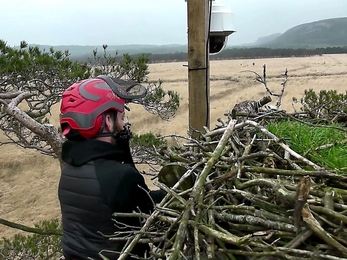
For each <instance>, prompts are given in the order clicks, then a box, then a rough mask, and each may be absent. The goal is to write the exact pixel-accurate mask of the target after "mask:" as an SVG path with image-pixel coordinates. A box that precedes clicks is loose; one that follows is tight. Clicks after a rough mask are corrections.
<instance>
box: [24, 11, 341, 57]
mask: <svg viewBox="0 0 347 260" xmlns="http://www.w3.org/2000/svg"><path fill="white" fill-rule="evenodd" d="M30 45H31V46H32V45H37V44H30ZM38 46H39V48H40V49H45V50H49V48H50V47H53V48H54V49H55V50H61V51H65V50H69V51H70V53H71V58H73V59H74V58H81V57H84V58H85V57H86V56H88V57H91V56H92V53H93V50H95V49H98V51H99V53H102V50H103V49H102V46H101V45H100V46H82V45H59V46H49V45H38ZM339 46H347V17H343V18H334V19H326V20H320V21H316V22H311V23H305V24H301V25H298V26H295V27H293V28H291V29H289V30H287V31H286V32H284V33H282V34H281V33H275V34H271V35H268V36H263V37H260V38H258V39H257V41H255V42H254V43H249V44H243V45H238V46H229V47H228V48H227V49H233V48H254V47H264V48H276V49H277V48H289V49H298V48H306V49H314V48H326V47H339ZM107 50H108V53H109V54H115V53H116V52H118V54H119V55H122V54H123V53H129V54H131V55H133V54H139V53H147V54H172V53H182V52H183V53H187V45H185V44H170V45H148V44H147V45H145V44H131V45H110V46H108V48H107Z"/></svg>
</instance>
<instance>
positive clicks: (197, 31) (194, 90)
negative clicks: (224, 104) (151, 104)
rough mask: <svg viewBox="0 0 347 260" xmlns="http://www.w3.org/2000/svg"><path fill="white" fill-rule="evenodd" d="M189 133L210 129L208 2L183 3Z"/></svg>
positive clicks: (206, 0)
mask: <svg viewBox="0 0 347 260" xmlns="http://www.w3.org/2000/svg"><path fill="white" fill-rule="evenodd" d="M187 8H188V12H187V13H188V91H189V132H190V135H191V136H194V135H195V136H196V134H195V133H194V131H191V130H192V129H193V130H198V131H203V130H204V128H203V127H204V126H206V127H208V128H209V127H210V111H209V110H210V108H209V107H210V105H209V103H210V86H209V81H210V78H209V57H208V55H209V54H208V48H207V47H208V41H207V39H208V34H209V32H208V30H209V28H208V22H209V0H187Z"/></svg>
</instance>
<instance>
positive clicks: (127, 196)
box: [122, 167, 155, 213]
mask: <svg viewBox="0 0 347 260" xmlns="http://www.w3.org/2000/svg"><path fill="white" fill-rule="evenodd" d="M122 183H123V185H124V186H123V187H122V190H123V192H122V193H123V194H122V197H123V202H124V203H122V204H123V205H122V208H123V207H124V209H125V210H126V211H133V210H135V211H141V212H143V213H150V212H152V211H153V209H154V203H153V200H152V198H151V191H150V190H149V188H148V187H147V185H146V183H145V179H144V178H143V176H142V175H141V174H140V173H139V172H138V171H137V170H136V169H135V168H132V167H128V169H127V172H126V174H125V175H124V179H123V181H122ZM154 202H155V201H154Z"/></svg>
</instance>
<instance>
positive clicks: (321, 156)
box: [267, 121, 347, 170]
mask: <svg viewBox="0 0 347 260" xmlns="http://www.w3.org/2000/svg"><path fill="white" fill-rule="evenodd" d="M340 127H341V126H340ZM267 128H268V130H269V131H271V132H272V133H273V134H275V135H276V136H277V137H279V138H285V143H286V144H287V145H289V146H290V148H291V149H293V150H294V151H296V152H298V153H299V154H301V155H302V156H304V157H306V158H307V159H309V160H311V161H312V162H314V163H316V164H318V165H320V166H322V167H325V168H326V169H329V170H341V169H342V168H346V167H347V146H346V142H347V141H346V140H347V136H346V133H344V132H342V131H339V130H337V129H332V128H325V127H313V126H308V125H306V124H303V123H299V122H294V121H285V122H279V123H271V124H269V125H268V126H267ZM325 145H326V147H323V146H325ZM344 170H345V169H344Z"/></svg>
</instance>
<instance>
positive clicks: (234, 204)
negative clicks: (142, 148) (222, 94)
mask: <svg viewBox="0 0 347 260" xmlns="http://www.w3.org/2000/svg"><path fill="white" fill-rule="evenodd" d="M219 122H220V123H221V124H220V125H218V126H217V127H216V128H215V129H213V130H208V129H206V131H205V132H204V133H202V134H201V136H200V138H197V139H189V138H187V139H188V142H184V143H183V144H182V143H180V142H177V145H176V146H174V148H172V147H171V148H166V149H161V150H160V151H157V154H158V156H159V157H160V158H161V159H162V160H166V161H170V164H171V165H172V163H173V162H176V163H175V164H174V165H175V167H176V168H175V167H173V168H171V170H172V171H171V172H167V173H168V174H165V175H164V174H163V175H159V182H157V185H158V186H159V187H160V188H161V189H164V190H165V191H167V195H166V197H165V198H164V199H163V201H162V202H161V203H160V204H159V205H156V207H155V210H154V212H153V213H152V214H151V215H149V214H144V213H141V212H140V213H131V214H124V213H115V214H114V215H115V217H124V216H127V217H136V218H140V219H142V220H143V225H142V228H141V230H137V231H134V232H133V233H132V234H131V235H129V233H127V236H124V235H122V234H121V233H119V234H115V237H113V238H111V239H115V240H124V241H127V244H126V246H125V247H124V248H123V255H121V257H120V258H119V259H125V257H126V254H127V253H129V252H131V249H132V248H133V246H134V245H135V244H137V243H153V244H154V245H155V246H153V248H152V250H151V252H150V256H149V258H152V259H170V260H171V259H186V258H187V259H189V258H190V259H192V258H193V259H203V258H204V257H206V258H210V259H258V258H259V259H347V229H346V228H345V224H346V223H347V216H346V213H347V204H345V203H344V201H345V200H346V199H347V192H346V191H345V190H344V189H345V188H346V187H347V177H345V176H343V175H338V174H336V173H334V172H331V171H328V170H326V169H324V168H322V167H321V166H319V165H317V164H315V163H314V162H312V161H310V160H309V159H307V158H305V157H304V156H302V155H300V154H298V153H297V152H296V151H294V150H292V149H291V148H290V147H289V146H288V145H287V144H286V143H285V142H284V141H283V140H282V139H280V138H278V137H277V136H275V135H274V134H273V133H271V132H270V131H268V130H267V128H266V127H265V126H264V125H263V124H262V122H264V121H259V120H258V121H256V120H248V119H243V120H240V119H232V118H231V117H229V118H228V120H224V121H223V120H221V119H220V120H219ZM177 138H178V137H177V136H175V139H177ZM170 164H168V165H170ZM164 168H165V167H164ZM174 169H176V170H174ZM182 169H184V170H183V171H182ZM178 172H180V174H177V173H178Z"/></svg>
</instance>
